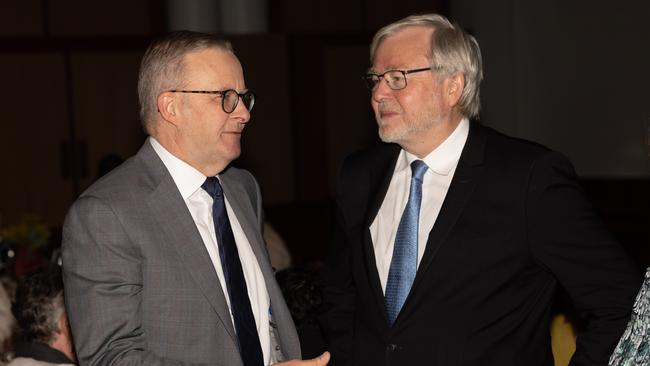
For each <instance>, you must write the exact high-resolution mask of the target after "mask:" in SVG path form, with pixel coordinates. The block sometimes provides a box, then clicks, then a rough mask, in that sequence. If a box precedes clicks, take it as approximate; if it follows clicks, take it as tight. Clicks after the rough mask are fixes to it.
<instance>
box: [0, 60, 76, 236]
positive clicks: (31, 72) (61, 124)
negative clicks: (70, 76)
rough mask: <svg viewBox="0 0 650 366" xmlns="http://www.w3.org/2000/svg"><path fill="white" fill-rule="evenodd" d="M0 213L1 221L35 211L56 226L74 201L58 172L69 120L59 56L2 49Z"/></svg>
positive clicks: (67, 181) (8, 223)
mask: <svg viewBox="0 0 650 366" xmlns="http://www.w3.org/2000/svg"><path fill="white" fill-rule="evenodd" d="M0 69H1V70H4V71H3V79H2V80H3V84H4V85H5V87H4V88H2V89H1V90H0V100H2V106H3V108H2V109H3V117H2V122H1V123H0V186H1V188H0V214H1V215H2V218H3V225H11V224H15V223H17V222H18V221H19V220H20V219H21V217H22V216H23V215H25V214H36V215H39V216H40V217H41V218H43V219H44V220H45V221H46V222H47V223H48V224H49V225H59V224H60V223H61V222H62V221H63V217H64V214H65V212H66V210H67V208H68V206H69V204H70V202H71V201H72V185H71V183H70V181H69V180H66V179H64V178H63V177H62V173H61V143H62V142H63V141H64V140H66V139H67V135H68V120H67V105H66V94H65V78H64V63H63V56H61V55H58V54H39V53H33V54H2V55H0Z"/></svg>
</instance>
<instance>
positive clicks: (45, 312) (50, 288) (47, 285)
mask: <svg viewBox="0 0 650 366" xmlns="http://www.w3.org/2000/svg"><path fill="white" fill-rule="evenodd" d="M11 311H12V313H13V314H14V317H15V318H16V323H17V325H18V336H19V337H20V339H21V340H22V341H24V342H29V343H34V342H41V343H45V344H49V343H50V342H51V341H53V340H54V338H55V337H56V335H57V333H58V321H59V318H60V317H61V315H63V314H64V312H65V305H64V302H63V280H62V278H61V269H60V268H59V267H58V266H52V267H48V268H46V269H42V270H39V271H37V272H34V273H32V274H30V275H27V276H26V277H24V278H23V279H22V280H21V281H20V282H19V283H18V286H17V287H16V296H15V300H14V303H13V305H12V306H11Z"/></svg>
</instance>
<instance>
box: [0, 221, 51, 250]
mask: <svg viewBox="0 0 650 366" xmlns="http://www.w3.org/2000/svg"><path fill="white" fill-rule="evenodd" d="M49 239H50V229H49V228H48V226H47V225H46V224H45V223H44V222H43V221H42V220H41V219H40V218H39V217H38V216H36V215H26V216H25V217H23V220H22V222H21V223H20V224H17V225H13V226H8V227H6V228H4V229H0V241H7V242H8V243H11V244H13V245H14V246H15V247H18V248H21V247H22V248H32V249H38V248H42V247H44V246H46V245H47V243H48V240H49Z"/></svg>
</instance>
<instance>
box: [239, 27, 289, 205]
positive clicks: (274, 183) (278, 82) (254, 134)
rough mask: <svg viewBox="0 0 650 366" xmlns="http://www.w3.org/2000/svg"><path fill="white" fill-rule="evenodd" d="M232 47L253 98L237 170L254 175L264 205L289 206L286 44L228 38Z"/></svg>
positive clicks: (274, 39)
mask: <svg viewBox="0 0 650 366" xmlns="http://www.w3.org/2000/svg"><path fill="white" fill-rule="evenodd" d="M232 42H233V47H234V48H235V52H237V54H238V55H239V58H240V59H241V62H242V65H243V67H244V77H245V78H246V85H247V86H248V87H249V88H250V89H251V90H253V91H254V92H255V94H256V96H257V99H256V101H255V108H254V109H253V113H252V117H251V122H250V123H249V125H248V126H247V127H246V129H245V130H244V135H243V138H242V146H243V154H242V156H241V158H240V159H239V160H238V161H237V162H235V165H240V166H242V167H245V168H247V169H250V170H251V171H252V172H253V174H255V177H256V178H257V179H258V181H259V183H260V185H261V186H262V193H263V194H264V202H265V203H266V204H280V203H287V202H291V201H293V200H294V199H295V197H294V196H295V183H294V182H295V180H294V158H293V150H292V148H293V145H292V141H293V135H292V129H291V116H290V106H291V104H290V95H289V85H288V84H289V79H290V78H289V66H288V60H287V55H286V47H287V46H286V39H285V38H284V37H282V36H274V35H255V36H238V37H232Z"/></svg>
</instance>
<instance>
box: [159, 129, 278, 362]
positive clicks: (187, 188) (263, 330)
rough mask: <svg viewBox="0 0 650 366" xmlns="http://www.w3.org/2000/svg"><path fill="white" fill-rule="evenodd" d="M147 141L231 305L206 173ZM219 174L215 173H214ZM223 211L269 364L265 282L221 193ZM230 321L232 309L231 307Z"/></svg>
mask: <svg viewBox="0 0 650 366" xmlns="http://www.w3.org/2000/svg"><path fill="white" fill-rule="evenodd" d="M149 142H150V143H151V146H153V149H154V150H155V151H156V153H157V154H158V156H159V157H160V159H161V160H162V162H163V164H165V167H167V170H168V171H169V174H171V176H172V178H173V179H174V183H176V187H178V190H179V191H180V193H181V196H182V197H183V200H184V201H185V204H186V205H187V208H188V209H189V210H190V214H191V215H192V219H194V223H195V224H196V228H197V229H198V230H199V233H200V234H201V238H202V239H203V243H204V244H205V248H206V249H207V251H208V254H209V255H210V260H211V261H212V265H213V266H214V269H215V271H216V272H217V276H218V277H219V282H220V283H221V288H222V289H223V292H224V293H223V296H224V297H225V298H226V302H227V303H228V308H230V297H229V296H228V290H227V289H228V287H227V286H226V280H225V277H224V274H223V268H222V267H221V259H220V258H219V249H218V247H217V236H216V233H215V229H214V221H213V220H212V197H211V196H210V195H209V194H208V192H206V191H205V190H204V189H203V188H201V185H202V184H203V182H205V180H206V176H205V175H203V173H201V172H199V171H198V170H196V169H195V168H193V167H192V166H190V165H189V164H187V163H186V162H184V161H182V160H180V159H179V158H177V157H175V156H174V155H172V154H171V153H170V152H169V151H167V149H165V148H164V147H163V146H162V145H161V144H160V143H159V142H158V141H156V139H155V138H153V137H149ZM217 177H218V176H217ZM224 198H225V203H226V211H227V212H228V219H229V220H230V226H231V227H232V233H233V236H234V237H235V243H236V245H237V251H238V252H239V259H240V262H241V265H242V270H243V271H244V278H245V279H246V287H247V288H248V297H249V299H250V301H251V308H252V310H253V316H254V317H255V323H256V324H257V334H258V335H259V338H260V344H261V346H262V352H263V354H264V364H265V365H269V363H270V357H271V341H270V333H269V332H270V329H269V306H270V299H269V294H268V292H267V290H266V282H265V281H264V276H263V275H262V271H261V270H260V267H259V264H258V263H257V258H256V257H255V253H253V250H252V248H251V245H250V243H249V242H248V238H246V235H245V234H244V231H243V230H242V228H241V225H240V224H239V221H238V219H237V214H236V213H235V212H233V210H232V207H230V204H229V203H228V197H227V196H226V195H225V193H224ZM230 316H231V320H232V309H231V313H230ZM232 321H233V327H234V320H232Z"/></svg>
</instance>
